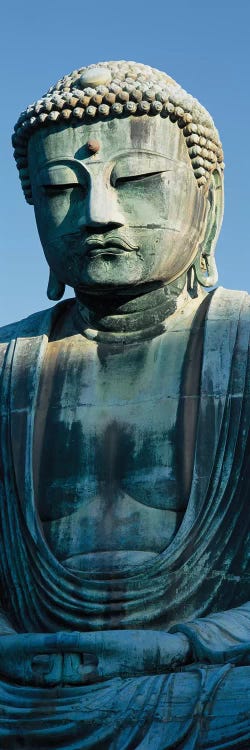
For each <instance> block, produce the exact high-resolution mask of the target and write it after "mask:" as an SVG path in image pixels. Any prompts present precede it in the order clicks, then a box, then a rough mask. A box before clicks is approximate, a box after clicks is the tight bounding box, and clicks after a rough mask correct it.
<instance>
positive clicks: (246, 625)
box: [171, 602, 250, 665]
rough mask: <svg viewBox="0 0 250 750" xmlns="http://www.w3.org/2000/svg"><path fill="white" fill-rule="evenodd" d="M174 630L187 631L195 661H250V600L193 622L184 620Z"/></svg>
mask: <svg viewBox="0 0 250 750" xmlns="http://www.w3.org/2000/svg"><path fill="white" fill-rule="evenodd" d="M171 632H172V633H176V632H178V633H184V634H185V635H186V636H187V638H188V639H189V642H190V644H191V647H192V651H193V659H194V661H199V662H201V661H205V662H208V663H210V664H218V663H220V664H221V663H225V662H231V663H237V664H242V665H245V664H250V602H247V603H246V604H243V605H242V606H241V607H237V608H235V609H229V610H228V611H226V612H218V613H215V614H211V615H209V616H208V617H203V618H200V619H197V620H194V621H193V622H186V623H180V624H178V625H175V626H174V627H173V628H171Z"/></svg>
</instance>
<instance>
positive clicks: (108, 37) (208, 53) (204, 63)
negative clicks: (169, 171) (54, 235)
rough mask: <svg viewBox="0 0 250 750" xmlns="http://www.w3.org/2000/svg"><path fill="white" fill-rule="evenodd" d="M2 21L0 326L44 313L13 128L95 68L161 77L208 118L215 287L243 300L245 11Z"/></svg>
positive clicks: (16, 10) (78, 8)
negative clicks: (133, 66)
mask: <svg viewBox="0 0 250 750" xmlns="http://www.w3.org/2000/svg"><path fill="white" fill-rule="evenodd" d="M1 21H2V30H1V37H2V38H1V45H0V48H1V56H2V60H1V70H2V76H1V101H2V107H1V109H2V114H1V118H2V120H3V122H2V128H1V130H2V133H1V168H2V179H1V183H2V190H1V207H2V218H1V226H2V231H1V274H0V296H1V314H0V324H1V325H3V324H5V323H6V322H9V321H11V320H16V319H19V318H22V317H25V316H26V315H28V314H29V313H30V312H33V311H35V310H39V309H42V308H44V307H47V306H49V304H50V303H49V302H48V300H47V297H46V286H47V278H48V269H47V265H46V262H45V260H44V258H43V253H42V248H41V246H40V242H39V239H38V236H37V232H36V227H35V220H34V214H33V208H32V207H30V206H28V205H27V204H26V203H25V201H24V198H23V196H22V192H21V189H20V186H19V180H18V176H17V171H16V167H15V164H14V160H13V157H12V148H11V142H10V139H11V133H12V129H13V125H14V123H15V121H16V119H17V117H18V115H19V113H20V111H21V110H22V109H24V108H26V106H27V105H28V104H29V103H30V102H33V101H34V100H36V99H38V98H39V97H40V96H41V94H43V93H44V92H45V91H46V90H47V89H48V87H49V86H50V85H51V84H52V83H54V82H55V81H56V80H57V79H58V78H59V77H61V76H62V75H63V74H65V73H68V72H70V71H71V70H73V69H74V68H78V67H81V66H84V65H88V64H90V63H93V62H98V61H100V60H109V59H118V60H119V59H128V60H137V61H140V62H144V63H147V64H149V65H152V66H153V67H156V68H159V69H161V70H165V71H166V72H168V73H169V74H170V75H171V76H173V78H175V79H176V80H177V81H178V82H179V83H181V85H182V86H183V87H184V88H185V89H186V90H187V91H190V92H191V93H192V94H193V95H194V96H196V97H197V98H198V99H199V100H200V101H201V102H202V103H203V104H204V105H205V107H206V108H207V109H208V110H209V111H210V112H211V114H212V116H213V118H214V120H215V124H216V125H217V127H218V129H219V131H220V135H221V139H222V142H223V145H224V151H225V162H226V171H225V217H224V224H223V229H222V232H221V237H220V240H219V242H218V246H217V262H218V268H219V281H220V283H221V284H222V286H225V287H229V288H232V289H247V290H248V291H249V290H250V280H249V251H250V242H249V234H250V232H249V217H250V206H249V193H248V177H249V175H248V170H249V167H250V158H249V150H250V149H249V135H248V132H249V124H250V96H249V73H250V70H249V69H250V64H249V59H250V53H249V49H250V32H249V28H250V3H249V2H247V0H238V2H237V3H235V2H234V3H232V2H230V0H210V2H208V3H205V2H201V0H200V2H198V0H194V1H192V0H189V2H187V0H179V2H176V0H171V2H169V0H154V2H150V3H149V2H147V0H143V1H142V0H126V2H125V1H124V2H122V0H120V2H119V3H118V1H117V2H114V0H106V2H103V0H95V2H93V3H91V2H86V0H85V2H84V0H82V1H80V0H74V2H72V3H70V2H66V0H43V2H39V0H36V1H34V0H33V1H32V2H31V0H26V1H25V0H23V2H22V3H20V2H17V0H12V2H7V0H5V2H4V5H3V8H2V11H1Z"/></svg>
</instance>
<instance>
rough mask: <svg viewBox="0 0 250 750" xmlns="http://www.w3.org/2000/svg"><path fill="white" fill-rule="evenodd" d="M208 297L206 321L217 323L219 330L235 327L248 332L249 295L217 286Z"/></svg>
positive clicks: (249, 317)
mask: <svg viewBox="0 0 250 750" xmlns="http://www.w3.org/2000/svg"><path fill="white" fill-rule="evenodd" d="M209 296H210V302H209V306H208V314H207V319H208V321H209V320H210V322H211V323H216V322H217V324H219V329H220V330H221V329H222V327H225V328H230V327H231V326H233V327H234V326H237V325H239V326H240V327H242V326H243V328H245V329H246V328H247V329H248V330H249V323H250V295H249V294H248V292H244V291H237V290H234V289H224V287H221V286H219V287H217V289H215V290H213V291H212V292H210V294H209Z"/></svg>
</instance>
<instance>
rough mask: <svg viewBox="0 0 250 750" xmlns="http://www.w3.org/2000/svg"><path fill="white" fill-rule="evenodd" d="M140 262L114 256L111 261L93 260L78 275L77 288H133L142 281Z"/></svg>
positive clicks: (106, 259)
mask: <svg viewBox="0 0 250 750" xmlns="http://www.w3.org/2000/svg"><path fill="white" fill-rule="evenodd" d="M142 270H143V268H142V261H141V260H140V261H139V263H138V260H137V259H136V262H135V260H134V259H132V258H128V257H127V258H126V259H125V258H124V257H121V256H120V255H119V256H114V257H112V258H111V259H110V258H109V257H108V256H106V257H105V259H104V258H102V259H95V260H94V261H93V260H92V261H91V263H88V266H87V268H85V269H84V270H83V272H82V273H81V274H80V278H79V280H78V282H77V284H76V285H74V286H77V287H83V286H84V287H85V288H86V287H87V288H89V289H94V288H95V287H96V288H98V289H99V290H101V289H105V290H107V289H110V288H112V289H114V288H118V289H119V288H123V287H128V286H134V285H137V284H139V283H140V282H141V281H142V280H143V274H142Z"/></svg>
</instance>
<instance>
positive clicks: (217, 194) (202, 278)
mask: <svg viewBox="0 0 250 750" xmlns="http://www.w3.org/2000/svg"><path fill="white" fill-rule="evenodd" d="M208 204H209V208H208V214H207V224H206V231H205V235H204V239H203V241H202V243H201V245H200V247H199V251H198V253H197V256H196V258H195V261H194V263H193V271H194V276H195V279H196V281H197V282H198V283H199V284H200V285H201V286H205V287H212V286H215V284H216V283H217V281H218V271H217V266H216V261H215V257H214V253H215V247H216V242H217V239H218V236H219V232H220V228H221V223H222V218H223V208H224V201H223V175H222V172H221V170H220V169H219V168H217V169H216V170H215V171H214V172H213V173H212V175H211V181H210V187H209V191H208Z"/></svg>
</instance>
